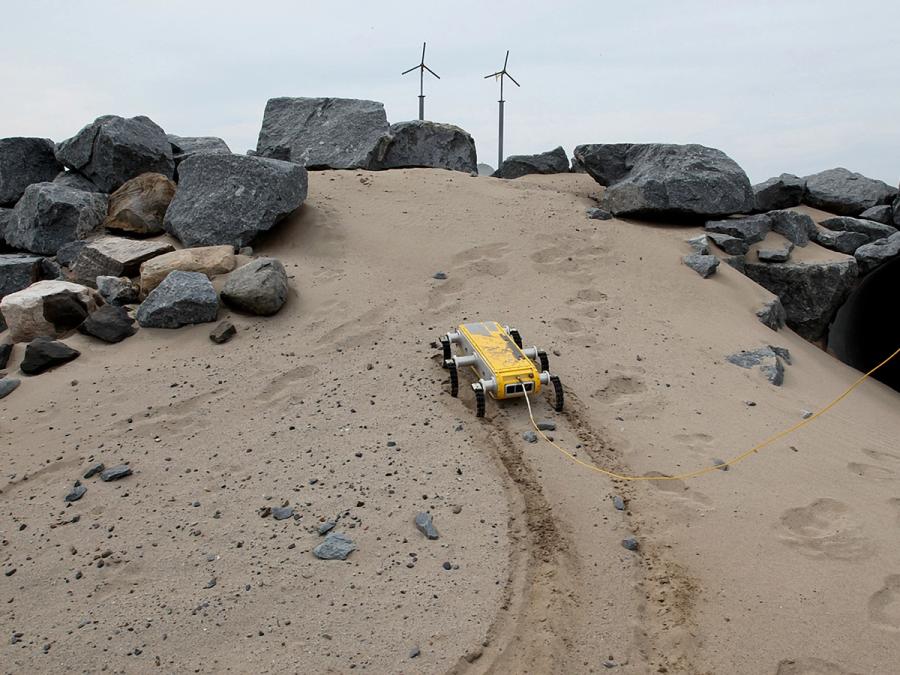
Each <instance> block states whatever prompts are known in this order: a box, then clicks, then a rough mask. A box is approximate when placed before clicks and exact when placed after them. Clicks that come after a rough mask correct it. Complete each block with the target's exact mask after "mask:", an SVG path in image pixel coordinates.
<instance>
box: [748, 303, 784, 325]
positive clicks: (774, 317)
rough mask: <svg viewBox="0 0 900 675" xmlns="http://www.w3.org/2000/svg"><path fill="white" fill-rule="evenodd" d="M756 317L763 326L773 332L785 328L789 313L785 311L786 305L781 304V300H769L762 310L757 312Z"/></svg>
mask: <svg viewBox="0 0 900 675" xmlns="http://www.w3.org/2000/svg"><path fill="white" fill-rule="evenodd" d="M756 316H757V318H758V319H759V320H760V321H761V322H762V323H763V325H765V326H767V327H768V328H771V329H772V330H779V329H780V328H784V324H785V321H786V320H787V313H786V312H785V311H784V305H782V304H781V300H780V299H779V298H774V299H772V300H769V301H768V302H767V303H766V304H764V305H763V306H762V307H761V308H759V309H758V310H756Z"/></svg>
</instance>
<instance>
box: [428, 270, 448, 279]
mask: <svg viewBox="0 0 900 675" xmlns="http://www.w3.org/2000/svg"><path fill="white" fill-rule="evenodd" d="M431 278H432V279H446V278H447V273H446V272H435V273H434V274H432V275H431Z"/></svg>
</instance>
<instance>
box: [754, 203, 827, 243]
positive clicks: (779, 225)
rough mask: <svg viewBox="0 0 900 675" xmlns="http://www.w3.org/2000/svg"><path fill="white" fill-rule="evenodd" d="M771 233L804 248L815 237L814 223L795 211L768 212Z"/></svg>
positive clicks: (803, 214)
mask: <svg viewBox="0 0 900 675" xmlns="http://www.w3.org/2000/svg"><path fill="white" fill-rule="evenodd" d="M766 215H767V216H768V217H769V223H770V224H771V227H772V231H773V232H777V233H778V234H780V235H782V236H783V237H784V238H785V239H787V240H788V241H789V242H791V243H792V244H795V245H796V246H806V245H807V244H808V243H809V240H810V239H811V238H812V237H813V236H815V233H816V223H815V221H814V220H813V219H812V218H810V217H809V216H808V215H806V214H805V213H797V212H796V211H769V212H768V213H767V214H766Z"/></svg>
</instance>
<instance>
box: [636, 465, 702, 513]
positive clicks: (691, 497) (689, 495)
mask: <svg viewBox="0 0 900 675" xmlns="http://www.w3.org/2000/svg"><path fill="white" fill-rule="evenodd" d="M644 475H645V476H650V477H656V476H659V477H660V478H661V479H663V480H649V481H647V482H648V483H649V484H650V485H652V486H653V487H655V488H656V489H657V490H659V491H660V492H663V493H665V494H667V495H669V496H670V497H673V498H676V499H678V500H682V501H685V502H689V503H692V504H694V505H696V506H710V505H712V500H711V499H710V498H709V497H707V496H706V495H705V494H703V493H702V492H697V491H696V490H692V489H690V488H689V487H688V484H687V483H686V482H685V481H683V480H681V479H674V480H673V479H667V477H666V474H664V473H660V472H659V471H649V472H647V473H645V474H644Z"/></svg>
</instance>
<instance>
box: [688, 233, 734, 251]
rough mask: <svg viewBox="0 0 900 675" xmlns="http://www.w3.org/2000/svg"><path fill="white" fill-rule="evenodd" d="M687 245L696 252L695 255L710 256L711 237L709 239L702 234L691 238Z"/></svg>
mask: <svg viewBox="0 0 900 675" xmlns="http://www.w3.org/2000/svg"><path fill="white" fill-rule="evenodd" d="M722 236H726V235H722ZM687 243H688V245H690V247H691V248H692V249H693V250H694V253H699V254H700V255H709V237H707V236H706V235H705V234H701V235H699V236H697V237H691V238H690V239H688V240H687Z"/></svg>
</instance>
